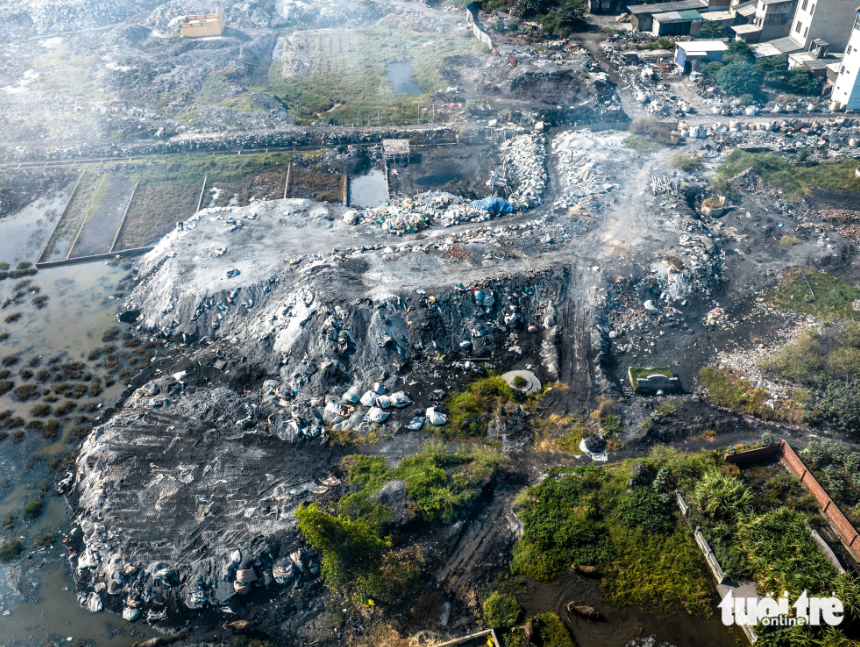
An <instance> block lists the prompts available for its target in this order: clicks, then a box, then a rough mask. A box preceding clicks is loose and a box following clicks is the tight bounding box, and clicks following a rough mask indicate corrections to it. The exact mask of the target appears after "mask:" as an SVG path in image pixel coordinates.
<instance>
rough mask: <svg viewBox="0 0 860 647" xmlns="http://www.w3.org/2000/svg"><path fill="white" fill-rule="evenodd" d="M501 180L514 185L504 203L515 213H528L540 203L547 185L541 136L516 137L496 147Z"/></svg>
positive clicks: (543, 141) (543, 140) (543, 139)
mask: <svg viewBox="0 0 860 647" xmlns="http://www.w3.org/2000/svg"><path fill="white" fill-rule="evenodd" d="M499 149H500V151H501V154H502V161H503V163H504V168H505V177H506V178H507V180H508V181H509V182H512V183H513V185H514V187H515V188H514V190H513V192H512V193H511V194H510V195H509V196H508V201H509V202H510V203H511V204H512V205H514V207H516V208H517V209H521V210H526V209H532V208H534V207H536V206H537V205H539V204H542V203H543V200H542V198H543V192H544V189H545V188H546V183H547V172H546V138H545V137H544V136H543V135H533V134H526V135H519V136H518V137H515V138H514V139H511V140H508V141H506V142H504V143H503V144H502V145H501V146H500V147H499Z"/></svg>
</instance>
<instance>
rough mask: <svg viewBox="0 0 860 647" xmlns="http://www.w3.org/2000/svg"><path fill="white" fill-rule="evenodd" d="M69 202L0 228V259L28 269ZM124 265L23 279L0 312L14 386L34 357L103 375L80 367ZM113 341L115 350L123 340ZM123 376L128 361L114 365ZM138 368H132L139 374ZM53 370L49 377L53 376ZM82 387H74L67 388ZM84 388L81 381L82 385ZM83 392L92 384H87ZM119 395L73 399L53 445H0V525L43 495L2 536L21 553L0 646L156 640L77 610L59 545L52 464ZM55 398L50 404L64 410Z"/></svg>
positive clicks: (11, 285)
mask: <svg viewBox="0 0 860 647" xmlns="http://www.w3.org/2000/svg"><path fill="white" fill-rule="evenodd" d="M66 197H67V195H57V196H52V197H50V198H47V199H42V200H38V201H37V202H35V203H34V204H33V205H31V206H29V207H27V208H26V209H24V210H22V211H21V212H20V213H18V214H16V215H15V216H12V217H10V218H6V219H4V220H2V221H0V259H2V260H6V261H7V262H13V260H14V262H17V261H19V260H30V261H33V260H35V259H36V257H37V256H38V254H39V251H40V249H41V246H42V245H43V244H44V242H45V241H46V240H47V238H48V237H49V236H50V233H51V229H52V226H53V223H52V222H51V213H52V212H53V220H54V222H55V221H56V218H57V217H58V215H59V211H60V210H61V209H62V206H63V204H64V202H65V198H66ZM125 273H126V272H125V270H124V269H123V268H122V267H119V266H116V267H111V266H108V265H105V264H102V263H90V264H86V265H74V266H69V267H62V268H52V269H48V270H40V271H39V272H38V273H37V274H36V275H35V276H32V277H28V278H29V279H30V282H31V283H30V285H28V286H25V287H23V288H22V289H21V291H23V292H24V293H25V294H24V296H23V297H22V298H21V299H20V300H19V302H18V303H12V304H10V305H9V306H8V307H7V308H5V309H3V310H0V316H2V317H3V318H4V319H5V318H6V317H7V316H8V315H9V314H12V313H20V315H21V317H20V319H18V320H17V321H14V322H6V323H3V324H2V325H0V330H2V331H3V332H8V333H9V337H8V339H5V340H3V341H0V356H2V357H6V356H10V355H15V356H17V357H18V358H19V361H18V363H17V364H15V365H13V366H10V367H8V370H10V372H11V375H10V377H9V378H8V379H11V380H14V382H15V384H16V385H19V384H25V383H34V382H33V380H32V379H26V378H23V377H21V376H20V371H21V370H22V369H29V366H28V365H29V361H30V359H31V358H34V357H38V356H40V355H41V356H42V361H41V362H40V365H39V367H36V368H32V369H30V370H32V371H34V372H35V371H38V370H39V369H40V368H45V367H48V364H47V360H48V358H50V357H52V356H58V357H60V358H61V363H65V362H69V361H73V360H74V361H81V362H84V363H85V364H86V368H85V369H84V370H87V371H90V372H91V373H92V375H93V377H94V378H95V377H102V378H104V377H105V376H106V371H105V369H104V367H99V366H97V364H98V363H99V362H98V361H93V360H87V355H88V353H89V351H90V350H91V349H93V348H95V347H103V346H104V345H105V342H103V341H102V335H103V334H104V333H105V331H107V330H108V329H109V328H112V327H113V326H115V325H116V324H115V320H114V317H115V314H116V310H117V306H118V303H119V302H118V301H117V300H116V299H115V298H113V294H114V292H115V291H116V289H117V288H116V286H117V282H118V281H119V279H120V278H122V277H123V275H125ZM17 282H18V281H17V280H15V279H7V280H5V281H0V302H2V301H3V300H4V299H6V298H7V297H9V298H12V297H14V293H15V284H16V283H17ZM32 286H38V287H39V288H40V291H39V293H38V295H39V296H42V295H44V296H47V297H48V301H47V303H46V304H45V306H44V307H43V308H41V309H39V308H38V307H37V306H36V305H35V304H34V303H33V298H34V297H35V296H36V295H34V294H31V293H30V292H29V290H30V288H31V287H32ZM112 343H114V344H115V345H116V346H118V347H119V348H118V351H122V350H124V349H123V348H122V339H117V340H116V341H115V342H112ZM121 364H122V366H123V368H126V367H127V362H126V361H125V360H121ZM139 366H140V364H138V367H139ZM52 372H53V371H52ZM70 381H71V382H81V380H70ZM81 383H83V382H81ZM55 384H56V382H55V381H53V380H49V381H47V382H45V383H44V384H43V385H41V386H42V388H45V387H53V386H54V385H55ZM89 384H92V382H90V383H89ZM123 388H124V384H123V380H121V379H117V381H116V383H115V384H114V385H112V386H110V387H108V386H105V387H104V390H103V392H102V393H100V394H98V395H97V396H92V395H90V394H87V395H86V396H84V397H82V398H80V399H76V400H72V401H74V402H75V404H76V405H78V411H76V412H75V414H74V415H73V416H72V418H73V420H69V421H67V422H66V423H64V424H63V425H62V427H61V432H60V434H59V436H58V437H57V438H55V439H45V438H43V437H42V435H41V434H40V433H39V432H38V431H33V430H25V431H24V436H23V438H22V439H21V440H20V441H17V442H16V441H15V440H14V439H13V437H12V435H11V432H12V430H8V431H7V433H10V436H9V437H8V438H6V439H5V440H2V441H0V519H3V518H5V517H6V515H9V514H13V515H16V516H19V517H20V513H21V509H22V508H23V506H24V504H25V503H26V502H27V501H29V500H31V499H34V498H37V497H39V496H40V494H41V493H42V491H43V489H47V490H48V494H46V495H45V498H44V501H45V507H44V510H43V512H42V514H41V515H40V516H39V517H38V518H37V519H36V520H34V521H32V522H25V521H22V520H20V519H19V520H18V521H17V522H16V524H15V526H14V527H13V528H11V529H5V528H0V541H2V542H4V543H5V542H7V541H10V540H11V539H13V538H21V541H22V543H23V544H24V547H25V552H24V555H23V557H22V558H21V559H20V560H17V561H13V562H11V563H9V564H0V645H3V646H4V647H13V646H14V647H18V646H21V647H24V646H28V647H29V646H31V645H43V644H47V643H48V642H49V641H52V640H53V641H56V642H58V643H65V642H66V639H67V638H70V637H71V638H72V639H73V640H93V641H94V642H95V644H96V645H97V646H98V647H108V646H110V647H129V646H130V645H131V644H132V643H133V642H135V641H140V640H142V639H145V638H147V637H151V636H155V635H157V633H156V632H155V631H154V630H153V629H152V628H150V627H148V626H147V625H145V624H142V623H140V622H138V623H129V622H126V621H125V620H123V619H122V618H121V617H119V616H117V615H114V614H112V613H106V612H103V613H98V614H92V613H89V612H88V611H85V610H84V609H82V608H81V607H80V605H79V604H78V602H77V599H76V597H75V592H74V590H75V589H74V582H73V581H72V578H71V574H70V572H69V569H68V562H67V559H66V555H67V551H66V549H65V546H64V545H63V544H62V543H61V541H60V539H61V538H62V537H63V536H64V535H65V534H66V533H67V532H68V531H69V529H70V514H69V513H70V510H69V508H68V506H67V504H66V501H65V498H63V497H59V496H56V495H55V494H53V482H54V474H52V473H50V472H49V471H48V468H47V462H48V461H49V460H51V459H52V458H56V457H66V456H69V455H71V453H72V452H73V451H74V449H75V448H76V447H77V446H78V444H79V443H80V441H79V440H77V439H75V438H74V435H73V433H72V430H73V428H74V427H75V426H76V425H77V424H78V423H79V421H78V417H79V416H80V415H86V416H87V417H88V418H90V419H91V418H92V417H93V416H94V415H97V414H96V412H87V411H82V410H81V408H84V409H86V408H87V406H88V405H90V404H91V403H92V404H93V406H96V405H98V404H99V403H100V404H102V405H108V404H111V403H112V402H113V401H114V400H115V399H116V397H117V396H118V395H119V393H120V392H121V391H122V389H123ZM65 399H66V398H65V397H64V396H62V397H60V399H59V401H58V402H57V403H56V404H53V405H52V406H56V405H57V404H60V403H62V402H63V401H64V400H65ZM34 404H35V401H34V400H30V401H29V402H20V401H17V400H16V399H15V398H13V396H12V393H7V394H6V395H3V396H0V410H8V411H12V412H13V414H12V416H13V417H14V416H20V417H22V418H24V419H28V418H30V411H31V409H32V407H33V405H34ZM45 533H51V534H54V535H55V537H56V541H55V543H54V545H53V546H51V547H45V548H38V547H37V546H36V545H35V539H36V538H38V537H40V536H41V535H43V534H45Z"/></svg>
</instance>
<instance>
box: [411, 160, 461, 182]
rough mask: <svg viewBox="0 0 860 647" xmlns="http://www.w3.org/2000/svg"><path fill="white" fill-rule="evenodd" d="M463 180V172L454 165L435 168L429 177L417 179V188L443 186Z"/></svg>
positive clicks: (431, 170) (423, 176)
mask: <svg viewBox="0 0 860 647" xmlns="http://www.w3.org/2000/svg"><path fill="white" fill-rule="evenodd" d="M462 179H463V173H462V171H461V170H460V169H459V168H458V167H456V166H453V165H440V166H434V167H433V168H432V169H430V172H429V173H428V174H427V175H422V176H421V177H418V178H415V185H416V186H442V185H443V184H448V183H449V182H456V181H458V180H462Z"/></svg>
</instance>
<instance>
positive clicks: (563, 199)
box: [553, 131, 630, 207]
mask: <svg viewBox="0 0 860 647" xmlns="http://www.w3.org/2000/svg"><path fill="white" fill-rule="evenodd" d="M593 139H600V146H594V145H587V144H594V141H593ZM584 140H585V141H584ZM583 144H586V145H583ZM613 149H614V150H615V151H616V152H618V153H621V154H624V155H627V156H630V151H629V150H622V149H621V147H620V139H619V138H618V136H617V135H613V134H600V135H597V134H595V135H591V134H590V133H582V132H576V131H571V132H566V133H563V134H561V135H559V136H558V137H556V138H555V139H554V140H553V152H555V154H556V155H557V157H558V164H557V166H558V168H559V170H560V171H561V176H562V189H561V192H560V193H561V196H560V197H559V199H558V200H556V202H555V205H556V206H558V207H574V206H577V205H582V206H587V205H586V203H590V202H593V198H594V197H595V196H598V195H602V194H605V193H608V192H609V191H611V190H612V189H614V188H615V187H617V186H618V185H617V184H616V183H614V182H611V181H610V180H612V179H614V178H613V177H612V176H610V175H607V172H608V171H607V169H606V168H605V167H604V166H602V164H601V162H602V161H603V159H602V158H603V157H605V156H611V154H612V150H613ZM593 206H596V205H593Z"/></svg>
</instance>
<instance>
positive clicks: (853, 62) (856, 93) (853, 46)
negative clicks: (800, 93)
mask: <svg viewBox="0 0 860 647" xmlns="http://www.w3.org/2000/svg"><path fill="white" fill-rule="evenodd" d="M831 98H832V100H833V101H834V102H837V103H838V107H839V108H845V109H846V110H860V7H858V8H857V9H855V10H854V27H853V29H852V30H851V36H850V38H849V40H848V45H847V46H846V47H845V54H844V55H843V57H842V64H841V65H840V66H839V74H838V76H837V77H836V83H834V85H833V94H832V95H831Z"/></svg>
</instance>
